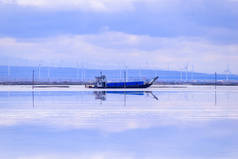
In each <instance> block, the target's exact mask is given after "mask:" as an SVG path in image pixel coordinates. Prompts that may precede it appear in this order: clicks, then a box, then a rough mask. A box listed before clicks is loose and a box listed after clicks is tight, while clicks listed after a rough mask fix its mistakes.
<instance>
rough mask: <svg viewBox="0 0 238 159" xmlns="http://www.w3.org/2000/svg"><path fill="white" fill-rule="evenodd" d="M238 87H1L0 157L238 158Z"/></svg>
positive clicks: (8, 158) (88, 158)
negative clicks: (144, 89) (125, 89)
mask: <svg viewBox="0 0 238 159" xmlns="http://www.w3.org/2000/svg"><path fill="white" fill-rule="evenodd" d="M237 134H238V88H237V89H232V90H231V91H230V90H229V88H228V89H227V88H226V89H224V90H223V89H219V90H217V91H214V90H206V91H204V90H199V91H177V90H176V89H174V90H173V91H154V92H114V91H106V92H104V91H89V92H83V91H81V92H75V91H74V92H69V91H67V92H63V91H58V92H55V91H54V92H53V91H49V92H46V91H44V92H39V91H34V92H28V91H21V92H20V91H18V92H7V91H2V92H0V158H4V159H112V158H114V159H119V158H120V159H121V158H123V159H160V158H161V159H181V158H183V159H191V158H194V159H208V158H209V159H211V158H212V159H213V158H214V159H228V158H229V159H236V158H238V135H237Z"/></svg>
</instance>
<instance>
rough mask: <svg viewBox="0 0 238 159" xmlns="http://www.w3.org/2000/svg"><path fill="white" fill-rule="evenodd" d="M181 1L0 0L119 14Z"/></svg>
mask: <svg viewBox="0 0 238 159" xmlns="http://www.w3.org/2000/svg"><path fill="white" fill-rule="evenodd" d="M180 1H181V0H120V1H116V0H0V3H3V4H13V5H18V6H23V7H27V6H30V7H36V8H43V9H57V10H68V9H80V10H83V11H100V12H101V11H102V12H117V11H124V10H133V9H135V7H136V4H138V3H142V4H144V5H147V6H154V4H156V5H161V6H164V5H167V4H170V5H171V4H172V5H173V4H175V3H177V2H180Z"/></svg>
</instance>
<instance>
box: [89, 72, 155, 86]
mask: <svg viewBox="0 0 238 159" xmlns="http://www.w3.org/2000/svg"><path fill="white" fill-rule="evenodd" d="M95 78H96V82H95V83H93V84H92V85H90V86H88V87H89V88H148V87H150V86H151V85H152V84H153V83H154V82H155V81H156V80H157V79H158V78H159V77H158V76H156V77H155V78H153V79H152V80H151V81H149V82H147V81H133V82H127V81H126V80H125V81H124V82H107V80H106V76H105V75H102V73H101V75H100V76H97V77H95Z"/></svg>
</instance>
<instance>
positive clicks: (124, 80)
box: [124, 71, 126, 88]
mask: <svg viewBox="0 0 238 159" xmlns="http://www.w3.org/2000/svg"><path fill="white" fill-rule="evenodd" d="M124 88H126V71H124Z"/></svg>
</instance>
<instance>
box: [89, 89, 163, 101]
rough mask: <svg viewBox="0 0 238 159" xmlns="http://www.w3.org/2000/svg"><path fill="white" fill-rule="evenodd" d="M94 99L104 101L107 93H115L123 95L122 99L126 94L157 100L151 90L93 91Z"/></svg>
mask: <svg viewBox="0 0 238 159" xmlns="http://www.w3.org/2000/svg"><path fill="white" fill-rule="evenodd" d="M93 93H94V95H95V100H101V101H106V99H107V98H106V95H107V94H117V95H124V99H125V100H126V96H127V95H135V96H144V95H147V96H151V97H153V98H154V99H155V100H159V98H158V97H157V96H156V95H155V94H154V93H153V92H152V91H94V92H93Z"/></svg>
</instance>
